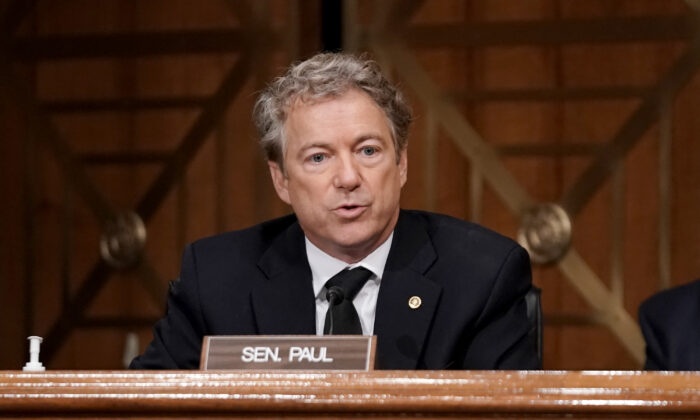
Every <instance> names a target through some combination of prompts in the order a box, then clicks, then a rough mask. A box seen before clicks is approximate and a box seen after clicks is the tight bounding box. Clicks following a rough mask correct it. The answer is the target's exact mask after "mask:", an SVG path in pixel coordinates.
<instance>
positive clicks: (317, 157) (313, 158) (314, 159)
mask: <svg viewBox="0 0 700 420" xmlns="http://www.w3.org/2000/svg"><path fill="white" fill-rule="evenodd" d="M323 159H325V157H324V156H323V155H322V154H320V153H316V154H314V155H311V161H312V162H314V163H321V162H323Z"/></svg>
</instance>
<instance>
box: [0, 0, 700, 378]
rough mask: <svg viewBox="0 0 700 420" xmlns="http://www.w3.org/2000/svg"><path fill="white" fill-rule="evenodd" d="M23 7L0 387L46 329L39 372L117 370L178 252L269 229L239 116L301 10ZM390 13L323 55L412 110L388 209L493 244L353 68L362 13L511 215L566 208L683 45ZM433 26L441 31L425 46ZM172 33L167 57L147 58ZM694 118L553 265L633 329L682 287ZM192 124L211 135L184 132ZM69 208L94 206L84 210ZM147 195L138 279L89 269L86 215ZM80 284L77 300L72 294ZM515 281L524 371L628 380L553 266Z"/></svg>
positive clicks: (478, 198) (662, 137)
mask: <svg viewBox="0 0 700 420" xmlns="http://www.w3.org/2000/svg"><path fill="white" fill-rule="evenodd" d="M31 3H32V2H22V1H19V2H14V1H4V2H0V5H2V7H1V8H0V13H4V18H7V19H5V20H4V22H12V21H13V19H14V20H16V21H18V22H19V23H18V24H17V25H15V26H14V27H11V26H6V27H7V28H11V29H12V31H11V33H9V34H7V33H4V34H3V36H4V37H5V38H6V39H7V40H8V42H7V43H3V44H2V49H0V53H1V54H2V56H0V59H2V60H3V61H2V68H1V69H0V70H2V73H1V74H0V75H1V76H2V78H1V79H2V80H0V95H1V96H0V127H1V129H2V133H3V134H2V138H1V140H0V168H1V171H0V174H1V178H0V185H1V188H2V190H1V194H2V198H3V205H2V206H1V207H0V208H1V209H2V210H0V211H1V213H0V214H1V215H2V217H1V218H0V228H1V231H2V232H3V235H2V236H0V262H1V267H2V268H1V269H0V283H1V284H2V286H3V287H2V293H1V294H0V305H1V307H2V308H3V309H4V315H5V316H3V317H2V318H0V334H1V336H2V338H1V340H2V343H3V350H2V351H1V352H0V368H3V369H15V368H19V367H20V366H21V365H22V364H23V363H24V361H25V359H26V343H25V340H24V338H25V337H26V336H27V335H29V334H30V333H31V334H38V335H43V336H45V337H46V335H47V334H48V333H49V332H51V331H54V332H55V331H58V332H59V333H60V334H58V335H55V337H58V336H60V337H63V338H65V340H66V341H65V342H64V343H62V344H61V345H60V346H57V347H56V348H55V349H53V350H52V351H53V352H54V355H53V356H54V357H53V358H52V359H51V361H50V362H49V363H48V366H49V367H50V368H64V369H72V368H79V369H96V368H100V369H114V368H120V367H121V366H122V355H123V352H124V347H125V343H126V334H127V333H129V332H134V333H136V335H137V336H138V338H139V341H140V347H141V349H143V347H144V346H145V345H146V343H147V342H148V341H149V340H150V336H151V332H150V325H151V324H152V322H153V321H155V320H156V319H157V318H158V317H159V316H160V315H161V314H162V312H163V300H164V293H165V290H166V289H167V283H168V281H169V280H172V279H174V278H175V277H177V274H178V269H179V259H180V253H181V251H182V248H183V246H184V244H185V243H187V242H189V241H192V240H194V239H196V238H199V237H202V236H206V235H211V234H215V233H217V232H221V231H225V230H230V229H238V228H242V227H246V226H249V225H251V224H254V223H257V222H259V221H262V220H265V219H268V218H271V217H275V216H278V215H282V214H284V213H286V212H288V211H289V209H288V208H287V207H286V206H285V205H283V204H282V203H281V202H280V201H279V200H278V199H277V197H276V196H275V194H274V191H273V189H272V188H271V183H270V181H269V176H268V171H267V168H266V165H265V164H264V162H263V160H262V157H261V155H260V153H259V151H258V148H257V145H256V142H255V140H256V139H255V133H254V131H253V129H252V124H251V120H250V113H251V108H252V103H253V101H254V99H255V92H256V91H257V90H258V89H259V88H260V87H261V86H262V84H263V83H265V82H266V81H268V80H270V78H272V77H273V76H274V75H276V74H278V73H279V72H280V71H281V69H283V68H284V67H285V66H286V65H287V64H288V63H289V62H290V61H292V60H295V59H298V58H300V57H304V56H308V55H309V54H310V53H311V52H313V51H314V50H315V49H316V48H318V45H320V44H319V39H318V37H317V34H318V33H319V28H320V23H319V22H318V16H319V14H318V8H319V3H318V2H316V1H313V2H306V1H293V0H274V1H273V0H269V1H262V2H258V1H249V2H243V1H226V0H206V1H202V2H190V1H186V0H178V1H172V0H167V1H166V0H154V1H148V2H137V1H117V0H113V1H107V0H105V1H100V2H94V1H87V0H85V1H78V0H71V1H63V2H36V4H33V5H32V4H31ZM401 4H402V6H401V9H403V10H402V11H401V12H400V13H399V14H398V17H396V16H397V15H392V13H394V12H392V10H393V9H392V7H393V4H391V2H389V3H387V4H386V7H384V4H382V2H373V1H372V2H370V1H350V0H346V1H345V2H344V5H345V11H346V19H348V20H346V23H348V22H355V23H356V26H349V25H347V24H346V27H345V28H344V34H345V41H346V45H348V48H349V49H355V50H369V51H370V52H371V53H373V54H374V55H375V56H376V57H377V58H378V59H379V60H380V62H381V63H382V64H383V65H385V66H386V67H387V69H388V70H389V71H390V72H391V74H392V75H393V77H394V78H395V79H396V80H397V81H398V82H399V83H400V84H401V85H402V86H403V87H404V89H405V90H406V93H407V94H408V95H409V97H410V98H411V102H412V103H413V105H414V108H415V114H416V123H415V125H414V127H413V131H412V134H411V140H410V146H409V182H408V184H407V186H406V187H405V190H404V196H403V200H402V205H403V206H404V207H406V208H423V209H431V210H435V211H439V212H443V213H447V214H451V215H453V216H456V217H462V218H465V219H472V220H476V221H479V222H480V223H483V224H484V225H486V226H488V227H490V228H492V229H494V230H497V231H499V232H501V233H503V234H506V235H508V236H512V237H515V236H516V234H517V229H518V225H519V215H518V214H515V213H513V212H512V211H510V210H509V209H508V206H506V205H505V204H504V202H503V200H502V199H501V198H500V196H499V194H498V193H497V191H496V190H494V188H493V187H492V186H491V185H492V184H491V183H490V182H489V180H488V179H485V175H484V173H483V172H481V171H479V170H478V168H477V167H476V166H475V165H474V164H473V162H472V160H471V159H469V158H468V157H467V156H465V155H464V154H463V152H462V151H461V150H460V148H459V147H458V146H457V143H456V142H455V139H454V138H453V136H451V135H450V134H449V130H446V129H445V127H444V125H441V123H440V121H439V118H438V117H439V115H436V114H435V112H434V111H435V109H432V108H431V107H430V105H429V104H426V102H425V101H424V100H423V97H422V96H421V90H420V87H417V86H414V85H413V81H412V79H411V76H412V74H413V73H411V72H412V71H414V70H415V69H406V68H401V67H397V62H396V61H395V60H394V58H395V57H396V54H395V51H391V52H390V53H389V54H383V53H382V52H383V51H385V50H382V49H381V48H378V47H376V45H378V44H381V43H382V42H383V41H384V39H383V38H382V32H381V30H380V31H378V32H376V33H373V32H371V31H372V28H373V27H374V26H373V25H376V24H377V20H378V19H380V18H381V16H382V14H383V13H384V11H383V10H385V11H386V13H388V14H389V16H393V17H394V18H396V19H403V18H405V19H407V20H406V23H404V24H403V26H402V28H403V29H402V30H400V31H399V30H397V31H395V33H394V35H395V36H396V37H397V38H398V41H399V42H400V43H402V45H405V47H406V48H405V51H406V52H407V53H408V55H407V57H409V58H412V59H415V62H416V63H417V64H418V65H417V66H415V67H416V68H420V70H421V71H425V73H426V74H427V75H428V76H429V79H430V81H431V83H434V84H435V85H436V86H437V87H438V88H439V90H441V92H442V94H443V95H445V96H448V98H447V99H448V100H449V103H450V104H451V105H452V106H454V107H456V108H457V109H458V110H459V111H460V113H461V115H462V116H463V118H464V119H465V121H467V122H469V123H470V124H471V126H472V127H473V128H474V129H475V130H476V132H477V133H479V135H480V137H481V138H482V139H483V140H484V142H485V143H486V144H488V145H489V147H490V148H491V149H492V150H494V151H495V152H496V153H497V154H496V156H497V157H498V159H499V161H500V162H502V164H503V165H504V167H505V168H506V169H507V171H508V172H509V173H510V174H512V176H513V177H514V178H515V179H516V180H517V182H518V183H519V185H521V186H522V188H523V189H524V191H526V193H527V194H528V195H529V196H531V197H532V199H533V200H534V201H535V202H548V201H553V202H556V201H559V200H560V199H561V198H562V196H564V195H565V194H566V193H567V191H569V190H570V189H571V188H572V186H573V185H574V184H575V183H576V182H577V180H578V179H579V177H580V176H581V174H582V173H584V171H585V170H586V169H587V168H588V167H589V166H590V165H591V163H592V162H594V161H595V159H596V158H597V156H598V155H597V153H598V152H599V151H600V150H601V149H602V148H604V146H605V145H606V144H608V143H609V142H610V141H611V140H612V139H614V137H615V135H616V133H617V132H618V131H619V130H620V128H621V127H622V126H623V125H624V124H625V122H626V121H627V120H628V119H629V118H630V117H631V116H632V115H634V112H635V110H636V109H637V108H638V107H639V106H640V105H641V104H643V103H644V100H645V96H644V95H645V94H646V93H647V92H648V91H649V90H650V89H653V88H654V87H655V86H656V85H657V84H658V82H659V80H662V79H663V78H664V76H665V75H666V74H667V72H668V71H669V69H671V68H673V66H674V63H675V62H676V60H678V58H679V57H680V56H682V55H683V54H684V51H685V50H686V48H687V46H688V45H689V44H690V43H691V38H692V34H689V31H686V32H684V30H683V28H684V27H683V26H678V25H676V26H678V27H676V28H675V29H674V28H673V27H671V28H668V29H667V30H666V32H664V30H661V29H658V30H655V31H652V32H651V33H650V34H649V35H639V33H638V32H634V31H632V30H633V29H634V28H635V27H634V25H632V24H629V25H628V26H625V28H629V29H630V31H632V32H631V35H629V36H630V37H633V38H634V37H636V38H634V39H633V40H632V41H630V40H626V39H624V38H625V36H624V34H620V33H619V31H618V32H615V33H613V34H612V35H610V34H609V33H608V35H606V34H604V33H603V34H601V32H600V31H604V30H608V31H609V29H610V26H609V25H608V26H606V25H605V24H598V26H596V23H595V22H603V23H605V22H607V23H610V22H613V23H614V22H630V21H631V22H632V23H634V22H638V21H636V20H634V19H645V18H648V20H649V21H651V20H653V19H658V21H659V22H661V23H660V24H659V25H655V26H654V27H662V28H666V27H667V26H668V25H667V26H663V25H662V24H663V23H664V22H666V23H668V22H669V21H670V19H672V18H679V19H680V20H678V22H685V20H683V19H686V18H688V19H689V18H692V16H693V10H692V8H691V7H689V6H688V5H687V4H686V3H685V2H683V1H681V0H675V1H664V2H661V1H656V0H644V1H634V2H632V1H624V0H605V1H603V0H601V1H586V2H579V1H566V0H537V1H528V2H521V1H516V0H502V1H493V0H489V1H486V0H483V1H481V0H480V1H477V0H472V1H466V0H464V1H462V0H430V1H426V2H420V1H405V2H402V3H401ZM23 9H26V10H23ZM402 13H403V15H404V16H401V14H402ZM557 22H560V23H561V22H564V23H566V22H583V23H586V22H587V23H589V25H588V26H585V25H583V26H581V27H580V30H578V31H569V32H566V31H559V32H557V31H556V30H555V29H551V28H560V29H561V28H566V25H559V26H557V25H556V24H557ZM673 22H675V21H673ZM538 23H542V25H540V26H537V27H534V29H528V28H531V27H530V26H528V24H533V25H536V24H538ZM448 25H450V26H448ZM488 25H491V26H488ZM547 25H549V26H547ZM421 28H423V29H424V28H432V30H431V31H428V32H420V30H421ZM440 28H443V29H444V28H448V29H450V30H456V28H462V29H460V30H459V32H455V34H454V35H451V34H450V33H449V32H448V33H447V36H442V35H441V34H442V33H443V32H440ZM537 28H539V29H537ZM548 28H549V29H548ZM576 28H579V27H578V26H576ZM470 30H473V31H478V30H482V31H483V32H482V33H481V35H480V36H472V35H473V34H474V33H475V32H474V33H472V32H469V31H470ZM519 31H522V39H521V40H518V37H519V36H520V33H521V32H519ZM642 32H643V31H642ZM173 34H178V36H181V38H177V39H176V38H159V37H161V36H172V35H173ZM499 34H500V35H499ZM533 34H534V35H533ZM537 34H539V38H538V35H537ZM542 34H544V35H542ZM477 35H478V34H477ZM129 36H142V37H141V38H129ZM499 36H500V38H499ZM606 36H607V38H606ZM353 37H356V38H353ZM601 38H602V39H607V40H603V41H601V40H600V39H601ZM237 66H238V67H237ZM232 69H233V70H236V69H238V71H239V74H238V76H235V75H234V76H232V77H233V79H234V81H233V82H232V86H234V87H232V88H231V89H232V91H231V92H229V93H228V95H226V92H223V93H222V92H220V87H221V86H222V83H223V82H224V81H225V80H228V79H227V77H228V76H231V72H232ZM407 70H408V71H407ZM227 98H228V99H227ZM212 100H213V101H214V102H213V103H212V102H211V101H212ZM208 101H209V102H208ZM217 106H218V107H219V108H222V109H221V115H219V114H218V113H217V112H216V110H217ZM699 111H700V76H698V75H697V74H695V73H694V72H693V73H692V75H691V77H690V78H689V80H688V81H687V83H685V84H683V86H682V87H681V88H679V89H678V92H677V94H676V95H673V96H672V97H671V98H670V100H669V102H668V103H667V105H666V106H665V107H662V109H659V110H658V113H659V114H658V117H656V118H655V119H654V121H653V122H651V123H650V124H649V128H648V129H646V130H644V133H643V135H642V136H640V137H639V139H638V141H635V142H634V145H633V147H632V148H631V150H630V151H629V152H628V153H626V154H625V155H624V158H623V159H620V160H619V163H616V164H615V166H614V168H613V171H612V175H611V176H610V177H607V178H606V180H605V182H603V184H602V185H601V186H600V188H599V189H596V192H595V193H594V194H593V196H592V197H591V199H590V201H589V202H587V203H586V204H585V205H584V206H583V207H582V208H581V209H580V211H579V212H578V213H577V214H576V215H575V217H574V218H573V220H574V223H573V227H574V228H573V246H574V247H575V249H576V250H577V252H578V253H579V254H580V255H581V257H582V258H583V260H585V261H586V263H587V264H588V266H590V268H591V269H592V271H593V272H594V273H595V274H596V275H597V276H598V277H599V278H600V279H601V281H602V282H603V283H604V284H605V286H606V287H607V288H608V290H609V291H610V293H612V294H613V296H615V298H616V299H619V301H620V302H621V304H622V307H623V308H624V309H625V310H626V311H627V312H628V313H629V314H631V315H632V316H633V317H634V316H636V308H637V307H638V305H639V303H640V302H641V301H642V300H643V299H644V298H646V297H647V296H649V295H651V294H652V293H654V292H655V291H656V290H659V289H660V288H663V287H666V286H668V283H670V284H680V283H685V282H688V281H690V280H692V279H694V278H697V277H700V258H698V254H699V251H700V221H699V220H698V216H697V215H698V214H700V183H699V182H698V180H699V179H700V169H699V168H700V142H698V140H697V138H698V136H700V119H699V118H698V112H699ZM203 115H204V116H206V115H210V116H212V118H213V119H214V121H213V122H212V123H211V124H209V126H206V124H204V122H203V121H202V119H203V118H202V116H203ZM197 124H203V125H202V127H204V128H202V129H201V130H200V131H197V130H196V127H197ZM197 133H200V134H199V135H198V134H197ZM187 139H191V140H192V139H194V140H198V141H192V142H191V144H195V145H196V147H193V149H192V152H191V153H186V154H184V159H185V162H184V163H181V164H178V163H177V162H176V160H175V159H173V156H176V153H177V150H178V149H179V148H180V147H181V145H182V143H183V140H185V141H186V140H187ZM166 168H175V169H177V170H175V171H174V172H173V173H174V175H173V177H172V179H170V180H171V181H172V182H170V183H166V184H163V185H166V187H164V188H161V189H158V188H154V187H153V186H154V185H155V182H156V181H157V180H158V179H161V178H159V177H162V176H163V170H164V169H166ZM78 179H83V180H87V186H85V185H83V184H81V182H79V181H77V180H78ZM166 180H167V179H166ZM81 185H82V186H81ZM660 185H665V186H666V187H667V188H666V189H663V188H660ZM85 191H93V192H97V193H98V195H99V197H100V198H99V200H97V201H99V202H100V203H102V207H100V205H96V204H94V201H95V200H93V201H90V200H86V199H85V197H87V196H89V194H87V193H86V192H85ZM86 194H87V195H86ZM147 196H151V197H161V198H160V199H158V200H155V198H153V200H155V201H154V202H153V203H152V205H151V206H150V207H149V208H150V209H151V211H150V215H149V217H147V218H145V219H147V220H146V227H147V241H146V248H145V256H146V257H145V259H144V262H143V263H142V264H140V265H139V266H137V267H136V268H131V269H128V270H112V269H109V268H108V267H105V266H104V264H103V263H100V262H99V261H100V254H99V241H100V235H101V231H102V225H103V222H104V220H105V218H106V216H105V214H107V215H109V214H110V212H118V211H120V210H128V209H135V208H144V206H145V205H144V199H145V197H147ZM91 203H92V204H91ZM145 207H148V206H145ZM96 208H103V209H105V208H106V209H108V210H109V211H107V213H105V214H102V216H100V212H99V211H96V210H95V209H96ZM664 244H667V246H664ZM664 249H666V250H667V251H668V253H667V254H664V251H663V250H664ZM96 270H98V271H99V270H105V271H104V273H103V274H100V273H102V272H98V273H97V274H96V273H95V272H96ZM90 279H101V281H100V282H94V283H93V284H94V287H93V289H95V290H92V291H91V290H89V289H90V288H88V287H86V284H89V282H90ZM534 280H535V284H536V285H538V286H539V287H541V288H542V289H543V307H544V312H545V319H546V329H545V367H546V368H549V369H584V368H585V369H634V368H638V367H639V366H640V365H639V361H638V360H636V359H635V358H634V357H633V355H631V354H630V352H629V351H628V349H626V348H625V347H624V346H623V345H621V344H620V341H619V339H618V338H617V337H616V336H615V335H614V334H612V333H611V332H610V330H609V329H608V328H606V325H607V324H606V323H605V320H603V319H601V313H600V312H597V311H595V310H593V309H591V305H590V304H589V303H588V302H586V299H585V298H583V297H582V296H581V295H580V293H579V292H578V291H577V289H576V288H575V287H574V286H573V285H572V282H571V281H570V279H568V278H567V277H566V276H564V275H563V274H562V271H561V270H560V269H559V267H557V266H556V265H548V266H537V267H535V269H534ZM81 297H82V298H81ZM78 304H85V305H86V308H85V310H84V311H83V310H82V309H81V308H77V307H76V305H78ZM62 319H63V321H61V320H62ZM68 327H70V328H68ZM45 344H46V345H49V346H51V343H45ZM54 346H55V343H54Z"/></svg>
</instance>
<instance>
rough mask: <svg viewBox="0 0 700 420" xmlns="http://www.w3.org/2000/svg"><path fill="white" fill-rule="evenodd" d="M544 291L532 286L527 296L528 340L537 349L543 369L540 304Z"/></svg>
mask: <svg viewBox="0 0 700 420" xmlns="http://www.w3.org/2000/svg"><path fill="white" fill-rule="evenodd" d="M541 294H542V290H541V289H540V288H538V287H536V286H532V287H531V288H530V290H529V291H528V292H527V294H526V295H525V303H526V305H527V319H528V321H529V322H530V332H529V333H528V338H529V339H530V341H531V342H532V344H533V345H534V346H535V348H536V349H537V359H538V360H539V362H540V367H542V304H541V302H540V298H541Z"/></svg>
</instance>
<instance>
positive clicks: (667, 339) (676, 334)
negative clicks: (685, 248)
mask: <svg viewBox="0 0 700 420" xmlns="http://www.w3.org/2000/svg"><path fill="white" fill-rule="evenodd" d="M639 324H640V326H641V327H642V334H644V339H645V340H646V343H647V349H646V353H647V360H646V363H645V364H644V368H645V369H649V370H700V280H696V281H694V282H692V283H689V284H685V285H683V286H678V287H674V288H672V289H668V290H664V291H663V292H660V293H657V294H656V295H654V296H652V297H650V298H649V299H647V300H646V301H644V302H643V303H642V305H641V306H640V307H639Z"/></svg>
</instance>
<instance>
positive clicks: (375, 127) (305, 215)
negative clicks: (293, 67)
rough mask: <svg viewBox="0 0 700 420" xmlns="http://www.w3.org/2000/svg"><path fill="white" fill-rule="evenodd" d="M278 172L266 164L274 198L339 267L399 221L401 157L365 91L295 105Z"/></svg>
mask: <svg viewBox="0 0 700 420" xmlns="http://www.w3.org/2000/svg"><path fill="white" fill-rule="evenodd" d="M284 136H285V139H286V148H285V151H284V156H283V159H284V166H285V169H286V174H285V173H283V172H282V170H281V168H280V167H279V165H277V164H276V163H275V162H270V163H269V166H270V173H271V174H272V180H273V183H274V186H275V190H276V191H277V194H278V195H279V197H280V198H281V199H282V201H284V202H286V203H287V204H289V205H291V206H292V208H293V209H294V212H295V213H296V215H297V217H298V219H299V223H300V224H301V227H302V229H303V230H304V233H305V234H306V236H307V237H308V238H309V240H310V241H311V242H312V243H313V244H314V245H316V246H317V247H319V248H320V249H322V250H323V251H325V252H326V253H328V254H330V255H332V256H334V257H336V258H338V259H341V260H343V261H345V262H356V261H359V260H360V259H362V258H364V257H365V256H366V255H368V254H369V253H371V252H372V251H373V250H374V249H375V248H376V247H378V246H379V245H381V244H382V243H383V242H384V241H385V240H386V239H387V238H388V237H389V235H390V234H391V232H392V231H393V229H394V226H395V225H396V221H397V219H398V216H399V197H400V194H401V187H403V184H404V183H405V182H406V168H407V162H406V151H405V150H404V151H403V152H402V153H401V156H400V158H399V162H398V163H397V162H396V150H395V148H394V142H393V140H392V137H391V131H390V129H389V123H388V121H387V117H386V115H385V114H384V112H383V111H382V110H381V108H379V107H378V106H377V105H376V104H375V103H374V101H373V100H372V99H371V98H370V97H369V96H368V95H367V94H365V93H364V92H361V91H359V90H349V91H348V92H346V93H345V94H343V95H342V96H340V97H337V98H329V99H323V100H320V101H315V102H309V103H304V102H301V101H298V102H297V103H295V104H294V105H293V106H292V108H291V110H290V112H289V113H288V117H287V121H286V122H285V125H284Z"/></svg>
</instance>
